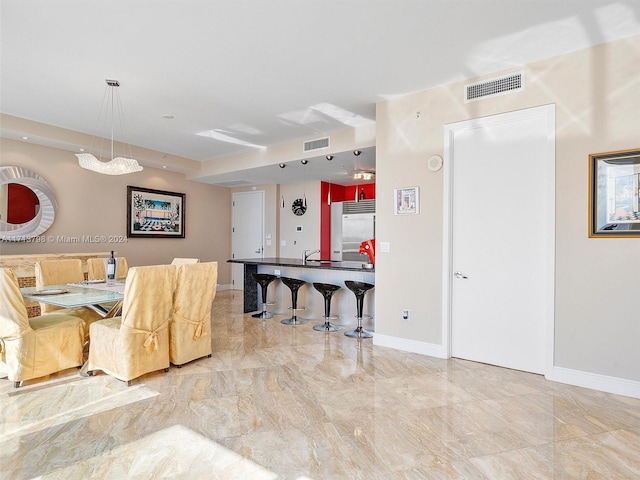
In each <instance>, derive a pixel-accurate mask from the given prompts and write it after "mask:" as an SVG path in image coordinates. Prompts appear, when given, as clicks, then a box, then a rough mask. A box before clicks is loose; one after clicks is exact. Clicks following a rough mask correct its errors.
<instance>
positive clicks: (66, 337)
mask: <svg viewBox="0 0 640 480" xmlns="http://www.w3.org/2000/svg"><path fill="white" fill-rule="evenodd" d="M83 343H84V320H82V318H78V317H74V316H71V315H63V314H59V313H47V314H44V315H40V316H38V317H33V318H28V315H27V307H26V306H25V303H24V299H23V297H22V294H21V293H20V287H19V285H18V279H17V277H16V276H15V274H14V273H13V270H11V269H10V268H0V370H2V371H5V372H6V373H7V378H8V379H9V380H10V381H12V382H14V383H13V386H14V387H16V388H17V387H19V386H20V385H21V383H22V382H23V381H25V380H31V379H33V378H38V377H43V376H45V375H50V374H52V373H55V372H59V371H61V370H66V369H67V368H73V367H79V366H81V365H82V348H83ZM2 364H4V365H2Z"/></svg>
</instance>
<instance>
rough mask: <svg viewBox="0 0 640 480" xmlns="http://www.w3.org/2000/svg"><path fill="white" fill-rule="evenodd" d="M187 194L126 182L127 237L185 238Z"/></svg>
mask: <svg viewBox="0 0 640 480" xmlns="http://www.w3.org/2000/svg"><path fill="white" fill-rule="evenodd" d="M185 200H186V194H184V193H176V192H167V191H164V190H153V189H151V188H142V187H134V186H131V185H128V186H127V237H129V238H132V237H134V238H135V237H140V238H185V231H184V225H185V211H186V210H185Z"/></svg>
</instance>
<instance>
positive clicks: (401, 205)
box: [393, 187, 420, 215]
mask: <svg viewBox="0 0 640 480" xmlns="http://www.w3.org/2000/svg"><path fill="white" fill-rule="evenodd" d="M393 194H394V203H393V204H394V211H395V214H396V215H416V214H418V213H420V197H419V187H406V188H396V189H395V190H394V191H393Z"/></svg>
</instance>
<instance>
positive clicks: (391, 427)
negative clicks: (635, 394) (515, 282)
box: [0, 291, 640, 480]
mask: <svg viewBox="0 0 640 480" xmlns="http://www.w3.org/2000/svg"><path fill="white" fill-rule="evenodd" d="M282 318H283V317H282V316H281V317H274V318H272V319H267V320H262V319H255V318H252V317H251V315H250V314H243V313H242V295H241V294H239V293H238V292H233V291H221V292H218V295H217V297H216V299H215V302H214V309H213V314H212V331H211V342H212V346H213V355H212V356H211V358H203V359H200V360H197V361H195V362H192V363H189V364H187V365H184V366H183V367H182V368H171V369H170V371H169V372H168V373H164V372H155V373H152V374H148V375H144V376H143V377H141V378H139V379H136V380H134V381H133V382H132V386H130V387H126V386H125V384H124V383H122V382H120V381H118V380H116V379H114V378H112V377H109V376H108V375H104V374H101V373H99V374H98V375H97V376H94V377H81V376H79V375H78V370H77V369H70V370H65V371H63V372H59V373H57V374H55V375H51V376H49V377H45V378H41V379H35V380H32V381H29V382H25V385H24V386H22V387H21V388H19V389H14V388H13V386H12V383H11V382H9V381H7V380H6V379H0V479H3V480H4V479H32V478H43V479H64V480H69V479H76V478H77V479H86V478H109V479H120V478H136V479H137V478H154V479H157V478H172V479H174V478H185V479H200V478H203V479H210V478H211V479H217V478H220V479H258V480H260V479H291V480H306V479H313V480H325V479H329V480H332V479H363V480H365V479H366V480H376V479H385V480H386V479H439V480H443V479H471V480H503V479H505V480H506V479H518V480H521V479H535V480H537V479H562V480H564V479H616V480H619V479H620V480H625V479H629V480H630V479H637V478H640V400H638V399H633V398H628V397H621V396H616V395H611V394H607V393H602V392H597V391H593V390H587V389H583V388H578V387H572V386H568V385H562V384H558V383H553V382H549V381H547V380H545V379H544V378H543V377H542V376H540V375H532V374H528V373H523V372H518V371H515V370H508V369H504V368H499V367H493V366H490V365H484V364H479V363H474V362H469V361H465V360H460V359H450V360H443V359H438V358H433V357H428V356H425V355H418V354H413V353H408V352H401V351H397V350H393V349H389V348H385V347H377V346H375V347H374V346H373V343H372V341H371V340H370V339H353V338H348V337H345V336H344V334H343V332H332V333H325V332H317V331H314V330H313V329H312V326H313V325H315V324H316V323H318V322H315V321H311V322H309V323H307V324H304V325H300V326H289V325H283V324H281V323H280V320H281V319H282ZM318 321H319V320H318Z"/></svg>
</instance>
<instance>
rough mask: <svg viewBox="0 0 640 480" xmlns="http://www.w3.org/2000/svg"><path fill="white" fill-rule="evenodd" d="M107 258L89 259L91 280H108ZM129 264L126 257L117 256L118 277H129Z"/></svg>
mask: <svg viewBox="0 0 640 480" xmlns="http://www.w3.org/2000/svg"><path fill="white" fill-rule="evenodd" d="M107 260H108V259H106V258H88V259H87V278H88V279H89V280H106V278H107ZM128 271H129V265H128V264H127V258H126V257H116V278H127V272H128Z"/></svg>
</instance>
